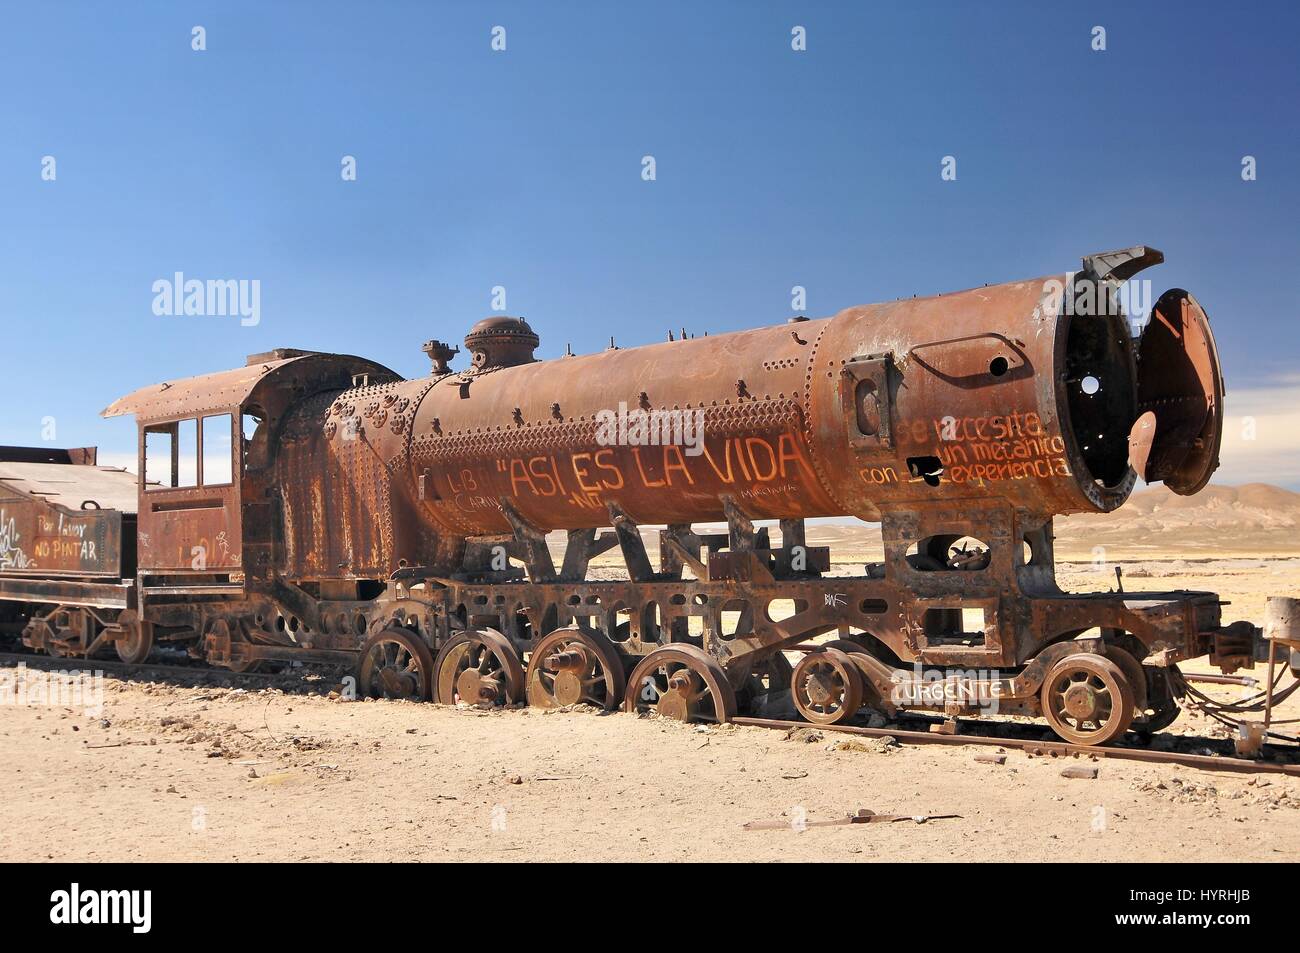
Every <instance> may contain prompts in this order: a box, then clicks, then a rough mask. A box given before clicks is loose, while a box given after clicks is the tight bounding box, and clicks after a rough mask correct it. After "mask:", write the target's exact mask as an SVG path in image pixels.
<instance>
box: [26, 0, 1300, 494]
mask: <svg viewBox="0 0 1300 953" xmlns="http://www.w3.org/2000/svg"><path fill="white" fill-rule="evenodd" d="M195 25H201V26H203V27H204V28H205V30H206V45H207V49H206V50H204V51H201V52H196V51H194V50H193V49H191V30H192V27H194V26H195ZM496 25H500V26H503V27H504V28H505V30H506V47H507V48H506V50H505V51H504V52H493V51H492V50H491V48H490V40H491V30H492V28H493V27H494V26H496ZM795 25H800V26H804V27H805V28H806V30H807V47H808V48H807V51H806V52H794V51H792V50H791V33H790V31H791V28H792V27H793V26H795ZM1096 25H1101V26H1104V27H1105V29H1106V46H1107V49H1106V50H1105V51H1104V52H1095V51H1093V50H1092V49H1091V46H1090V44H1091V40H1092V35H1091V31H1092V28H1093V27H1094V26H1096ZM1298 27H1300V14H1297V12H1296V8H1295V5H1293V4H1282V3H1278V4H1258V5H1256V4H1244V5H1209V4H1204V5H1202V4H1194V3H1176V4H1175V3H1155V2H1151V3H1141V4H1135V3H1114V4H1108V3H1086V4H1043V3H980V4H977V3H915V4H904V3H879V4H869V3H854V4H850V3H808V2H802V3H795V2H790V3H714V4H708V3H682V4H674V3H655V4H595V3H591V4H585V3H576V2H549V3H548V2H540V0H534V2H530V3H520V4H508V3H469V2H463V3H448V4H435V3H384V2H374V3H355V2H350V3H336V4H331V3H311V4H309V3H281V4H272V3H237V2H220V3H218V2H210V3H129V4H103V3H85V4H79V3H60V2H47V3H20V2H9V3H5V4H4V5H3V7H0V104H2V105H0V120H3V126H2V128H3V130H4V134H3V136H0V327H2V328H3V335H0V360H2V361H3V366H4V374H5V382H4V390H3V393H4V395H5V396H4V399H3V401H0V443H18V444H39V443H40V442H41V426H42V425H41V421H42V418H43V417H46V416H52V417H54V418H55V419H56V421H57V428H58V431H57V439H56V441H55V442H56V443H57V444H59V445H81V444H99V445H100V446H101V447H103V448H104V450H105V451H106V452H107V453H120V452H128V453H129V452H130V450H131V448H132V447H133V445H134V439H135V437H134V427H133V425H132V423H131V422H130V420H129V419H127V420H115V421H103V420H100V419H99V418H98V416H97V415H98V412H99V411H100V410H101V409H102V408H103V407H104V406H106V405H107V404H108V403H110V402H111V401H112V400H113V399H115V398H116V397H118V396H120V395H121V394H123V393H126V392H128V391H130V390H132V389H134V388H135V387H137V386H140V385H143V384H147V383H153V382H156V381H158V380H164V379H168V378H174V377H181V376H187V375H190V374H198V373H203V372H206V371H211V370H217V369H221V368H225V367H230V366H235V365H238V364H240V363H242V361H243V358H244V355H246V354H248V353H251V352H254V351H260V350H266V349H269V348H271V347H276V346H296V347H305V348H310V349H319V350H337V351H344V352H349V353H356V354H362V355H365V356H367V357H371V358H374V359H376V360H379V361H381V362H383V363H386V364H388V365H389V366H391V367H393V368H394V369H395V370H397V371H399V372H400V373H403V374H405V375H407V376H414V375H418V374H422V373H424V372H425V371H426V369H427V367H428V363H427V361H426V359H425V357H424V356H423V354H421V353H420V350H419V348H420V345H421V343H422V342H423V341H425V340H426V339H428V338H430V337H438V338H442V339H443V340H450V341H454V342H457V343H459V341H460V339H461V337H462V336H463V335H464V332H465V331H466V330H467V329H468V327H469V326H470V325H471V324H472V323H473V322H474V321H476V320H478V319H479V318H481V317H483V316H485V315H486V314H488V313H490V312H491V311H492V306H491V293H492V288H493V287H494V286H503V287H504V288H505V289H506V295H507V303H506V309H507V310H508V311H509V312H510V313H513V314H522V315H524V316H525V317H527V319H528V320H529V321H530V323H532V325H533V326H534V328H535V329H536V330H537V331H538V332H539V333H540V335H541V338H542V347H541V350H540V353H541V354H542V355H543V356H555V355H558V354H561V353H563V352H564V348H565V345H566V344H572V346H573V349H574V350H575V351H577V352H584V351H591V350H596V349H600V348H602V347H604V346H605V345H606V344H607V343H608V338H609V335H610V334H614V335H615V336H616V337H617V339H618V343H619V344H620V345H624V346H626V345H632V344H639V343H646V342H651V341H658V340H662V339H663V337H664V336H665V334H666V331H667V329H669V328H679V327H681V326H683V325H685V326H686V327H688V328H689V329H690V330H692V331H695V332H699V333H702V332H703V331H705V330H708V331H710V332H713V333H717V332H720V331H725V330H735V329H740V328H745V327H752V326H757V325H761V324H769V323H775V322H779V321H783V320H785V318H787V317H788V316H789V315H790V313H791V312H790V289H791V287H792V286H793V285H802V286H804V287H806V288H807V295H808V301H807V312H808V313H809V314H811V315H818V316H819V315H825V314H831V313H833V312H835V311H837V310H839V309H840V308H843V307H847V306H849V305H854V304H864V303H868V302H873V301H880V300H887V299H890V298H894V297H899V296H904V295H906V296H910V295H912V294H931V293H936V292H942V291H950V290H955V289H959V288H964V287H969V286H972V285H978V284H981V283H983V282H999V281H1006V280H1012V279H1017V278H1025V277H1031V276H1037V275H1042V274H1048V273H1053V272H1059V271H1063V270H1065V269H1068V268H1074V267H1077V264H1078V259H1079V257H1080V255H1082V254H1085V253H1088V252H1093V251H1100V250H1105V249H1110V248H1115V247H1120V246H1126V245H1131V244H1136V243H1147V244H1151V245H1154V246H1156V247H1158V248H1160V249H1162V250H1163V251H1164V252H1165V254H1166V256H1167V263H1166V264H1165V265H1163V266H1161V267H1160V268H1158V269H1156V270H1154V271H1152V272H1148V273H1147V274H1148V275H1149V276H1150V277H1151V279H1152V280H1153V283H1154V291H1155V292H1156V293H1157V294H1158V293H1159V292H1160V291H1162V290H1164V289H1165V288H1167V287H1173V286H1181V287H1185V288H1188V289H1190V290H1191V291H1193V293H1195V294H1196V295H1197V297H1198V298H1199V299H1200V301H1201V302H1202V304H1203V305H1204V306H1205V307H1206V309H1207V311H1208V312H1209V313H1210V315H1211V318H1212V320H1213V322H1214V326H1215V329H1216V333H1217V335H1218V340H1219V347H1220V352H1221V357H1222V360H1223V363H1224V366H1225V370H1226V373H1227V377H1228V386H1229V389H1230V392H1231V394H1230V403H1229V410H1230V411H1231V412H1233V413H1238V414H1239V413H1242V412H1244V411H1243V408H1245V410H1247V411H1249V412H1250V413H1251V414H1252V415H1254V416H1257V418H1258V427H1259V439H1258V440H1256V441H1253V442H1244V443H1243V442H1242V441H1239V440H1238V441H1236V442H1235V445H1234V438H1233V432H1232V427H1233V421H1231V420H1230V422H1229V424H1230V427H1229V435H1228V441H1227V444H1226V445H1225V467H1224V470H1223V471H1222V474H1221V476H1222V477H1223V481H1224V482H1241V481H1243V480H1245V479H1249V478H1254V477H1261V478H1264V479H1270V480H1273V481H1274V482H1280V483H1284V484H1287V485H1291V486H1300V465H1297V463H1296V461H1297V460H1298V459H1300V455H1297V454H1296V453H1295V452H1294V451H1295V448H1296V445H1297V441H1298V440H1300V438H1298V437H1297V436H1296V434H1300V416H1298V415H1300V411H1296V410H1294V408H1295V407H1297V406H1300V400H1296V399H1295V398H1297V397H1300V376H1297V375H1296V372H1295V370H1294V368H1296V366H1297V364H1298V359H1300V327H1298V325H1297V320H1296V314H1295V308H1294V305H1293V302H1294V300H1295V290H1294V287H1293V285H1294V277H1295V276H1296V274H1297V271H1298V269H1297V268H1296V262H1297V261H1298V260H1300V226H1298V225H1297V213H1300V177H1298V176H1297V170H1298V169H1300V132H1298V130H1297V120H1296V115H1297V103H1298V102H1300V65H1298V64H1300V58H1297V57H1296V56H1295V54H1294V50H1293V44H1294V40H1295V36H1296V35H1297V32H1300V30H1298ZM344 155H352V156H355V158H356V163H357V179H356V181H353V182H345V181H343V179H342V178H341V176H340V168H341V165H340V163H341V159H342V157H343V156H344ZM644 155H653V156H654V157H655V160H656V166H657V168H656V172H657V179H656V180H655V181H653V182H646V181H643V180H642V178H641V168H642V166H641V158H642V156H644ZM945 155H952V156H954V157H956V159H957V179H956V181H952V182H945V181H943V180H942V179H941V177H940V162H941V160H942V157H943V156H945ZM1246 155H1252V156H1255V157H1256V161H1257V168H1258V179H1257V181H1253V182H1243V181H1242V177H1241V161H1242V157H1243V156H1246ZM45 156H53V157H54V158H55V161H56V163H57V165H56V170H57V178H56V179H55V180H54V181H43V180H42V177H41V170H42V159H43V157H45ZM177 271H181V272H184V273H185V275H186V276H187V277H195V278H236V279H238V278H244V279H258V280H259V281H260V282H261V322H260V324H259V325H258V326H256V327H241V326H240V324H239V321H238V319H237V318H229V317H225V318H223V317H174V316H173V317H160V316H157V315H155V314H154V313H153V311H152V308H151V305H152V302H153V292H152V290H151V286H152V283H153V282H154V281H155V280H157V279H159V278H170V277H171V275H172V274H173V273H174V272H177Z"/></svg>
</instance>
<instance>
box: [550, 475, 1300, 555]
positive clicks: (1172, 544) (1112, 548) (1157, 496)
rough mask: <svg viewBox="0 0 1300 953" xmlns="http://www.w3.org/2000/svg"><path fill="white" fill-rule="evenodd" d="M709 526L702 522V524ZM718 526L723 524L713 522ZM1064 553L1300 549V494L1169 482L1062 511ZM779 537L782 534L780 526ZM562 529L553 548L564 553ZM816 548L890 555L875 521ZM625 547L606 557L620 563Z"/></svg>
mask: <svg viewBox="0 0 1300 953" xmlns="http://www.w3.org/2000/svg"><path fill="white" fill-rule="evenodd" d="M703 528H704V527H702V526H701V527H697V529H703ZM710 528H711V529H713V530H715V531H716V530H719V529H722V527H721V526H712V527H710ZM641 531H642V535H643V537H644V538H645V540H646V545H647V548H648V549H649V550H650V554H651V560H652V561H654V560H655V559H656V554H657V552H658V548H657V547H658V540H659V528H658V527H657V526H643V527H641ZM1055 531H1056V552H1057V558H1058V559H1064V560H1077V559H1090V558H1092V556H1093V549H1094V548H1095V547H1097V546H1104V547H1106V549H1107V551H1108V558H1112V559H1113V558H1134V557H1183V556H1191V557H1198V556H1199V557H1208V556H1213V555H1216V554H1223V555H1230V556H1246V555H1255V556H1268V555H1300V493H1295V492H1292V491H1291V490H1287V489H1283V488H1282V487H1280V486H1274V485H1272V484H1269V483H1244V484H1242V485H1240V486H1218V485H1215V484H1211V485H1210V486H1207V487H1206V488H1205V489H1203V490H1201V492H1199V493H1197V494H1196V495H1194V496H1178V495H1177V494H1175V493H1173V492H1171V491H1170V490H1167V489H1165V487H1163V486H1154V487H1147V488H1144V489H1141V490H1138V491H1137V492H1135V493H1134V494H1133V495H1132V496H1131V497H1129V499H1128V500H1127V501H1126V502H1125V503H1124V505H1123V506H1121V507H1120V508H1119V509H1118V510H1115V511H1114V512H1111V513H1088V514H1079V515H1074V516H1063V517H1057V519H1056V523H1055ZM773 534H774V535H773V538H774V540H775V539H776V538H777V535H776V530H775V529H774V530H773ZM561 540H562V534H555V539H554V540H553V541H552V548H553V549H555V551H556V553H557V557H556V558H557V559H558V558H560V557H559V555H558V554H560V553H561V552H562V547H561ZM807 540H808V544H809V545H811V546H829V547H831V558H832V559H833V560H834V561H836V562H844V561H857V560H859V559H868V560H877V559H880V558H881V557H882V555H883V553H882V547H881V541H880V528H879V525H878V524H875V523H858V522H853V521H851V520H846V521H844V522H827V523H813V524H811V525H809V526H808V528H807ZM619 558H620V557H619V556H618V551H617V550H615V551H614V552H613V553H612V554H610V555H608V556H606V557H604V559H605V560H606V561H616V560H617V559H619Z"/></svg>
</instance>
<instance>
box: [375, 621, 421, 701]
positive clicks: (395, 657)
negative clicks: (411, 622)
mask: <svg viewBox="0 0 1300 953" xmlns="http://www.w3.org/2000/svg"><path fill="white" fill-rule="evenodd" d="M432 684H433V654H432V653H431V652H430V651H429V647H428V646H427V645H426V644H425V643H424V640H423V639H421V638H420V637H419V636H418V635H415V634H414V633H412V632H408V631H406V630H405V629H399V628H395V627H394V628H387V629H381V630H380V631H378V632H376V633H375V634H374V635H372V636H370V637H369V638H368V639H366V641H365V642H364V643H363V644H362V646H361V651H360V653H359V657H358V659H357V692H358V693H359V694H360V695H361V696H363V697H365V698H404V699H407V700H409V701H427V700H428V698H429V692H430V689H431V686H432Z"/></svg>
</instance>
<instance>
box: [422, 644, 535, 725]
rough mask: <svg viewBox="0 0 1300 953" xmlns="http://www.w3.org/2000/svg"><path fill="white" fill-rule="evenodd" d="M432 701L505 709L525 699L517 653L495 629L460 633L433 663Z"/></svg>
mask: <svg viewBox="0 0 1300 953" xmlns="http://www.w3.org/2000/svg"><path fill="white" fill-rule="evenodd" d="M434 671H435V672H437V675H436V677H435V680H434V700H435V701H436V702H438V703H439V704H441V705H455V704H457V703H461V702H463V703H464V704H466V705H478V706H479V707H481V708H504V707H506V706H508V705H513V704H514V703H515V702H517V701H520V700H521V699H523V697H524V667H523V665H522V664H520V661H519V653H517V652H516V651H515V649H514V646H512V645H511V644H510V640H509V639H507V638H506V637H505V636H504V635H502V634H501V633H500V632H498V631H496V630H495V629H478V630H475V631H471V632H463V633H461V634H460V635H457V636H456V637H454V638H453V639H452V640H451V641H449V642H448V643H447V644H446V645H444V646H443V647H442V651H440V652H439V653H438V660H437V662H436V663H435V664H434Z"/></svg>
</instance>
